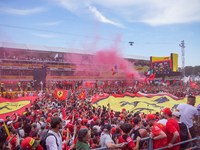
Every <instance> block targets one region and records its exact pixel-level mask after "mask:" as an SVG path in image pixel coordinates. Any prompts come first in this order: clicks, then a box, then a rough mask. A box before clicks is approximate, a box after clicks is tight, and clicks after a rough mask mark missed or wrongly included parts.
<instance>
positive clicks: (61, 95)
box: [55, 89, 67, 100]
mask: <svg viewBox="0 0 200 150" xmlns="http://www.w3.org/2000/svg"><path fill="white" fill-rule="evenodd" d="M55 98H58V99H60V100H66V99H67V90H63V89H55Z"/></svg>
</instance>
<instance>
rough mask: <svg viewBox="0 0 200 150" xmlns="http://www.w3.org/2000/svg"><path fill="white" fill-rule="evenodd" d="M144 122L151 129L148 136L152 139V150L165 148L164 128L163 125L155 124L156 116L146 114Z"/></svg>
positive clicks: (165, 136)
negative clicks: (145, 121)
mask: <svg viewBox="0 0 200 150" xmlns="http://www.w3.org/2000/svg"><path fill="white" fill-rule="evenodd" d="M146 120H147V122H148V124H149V126H150V127H152V133H151V134H150V137H151V139H153V149H157V148H161V147H164V146H167V135H166V128H165V126H164V125H163V124H161V123H157V122H156V116H154V115H153V114H148V115H147V116H146Z"/></svg>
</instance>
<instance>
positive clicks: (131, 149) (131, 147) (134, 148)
mask: <svg viewBox="0 0 200 150" xmlns="http://www.w3.org/2000/svg"><path fill="white" fill-rule="evenodd" d="M132 128H133V126H132V125H131V124H128V123H127V124H123V125H122V126H121V129H122V131H123V132H122V135H121V136H120V137H119V139H118V143H119V144H120V143H125V142H128V145H126V147H124V148H122V150H138V149H139V142H140V140H141V138H140V137H139V136H138V137H137V138H136V140H137V142H136V145H135V143H134V141H133V139H132V138H131V137H130V136H128V134H129V132H130V131H131V130H132Z"/></svg>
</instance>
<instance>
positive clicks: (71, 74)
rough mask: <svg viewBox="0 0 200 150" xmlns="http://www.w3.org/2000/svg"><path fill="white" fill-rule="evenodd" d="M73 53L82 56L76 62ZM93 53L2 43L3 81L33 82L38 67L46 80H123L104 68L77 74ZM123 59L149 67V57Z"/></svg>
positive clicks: (144, 68)
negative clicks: (44, 72) (78, 68)
mask: <svg viewBox="0 0 200 150" xmlns="http://www.w3.org/2000/svg"><path fill="white" fill-rule="evenodd" d="M72 55H73V57H74V56H76V57H78V58H79V59H77V62H76V63H74V62H72V61H71V57H72ZM94 55H95V53H94V52H90V51H87V52H85V51H83V50H80V49H72V48H62V47H50V46H41V45H30V44H19V43H7V42H0V64H1V65H0V80H1V81H32V80H33V79H34V71H35V69H37V68H44V69H45V71H46V74H45V76H46V80H47V81H48V80H99V79H101V80H106V79H109V78H112V79H115V80H118V79H124V77H123V75H122V76H118V75H116V76H106V77H105V76H104V75H105V74H106V73H105V70H94V71H92V73H90V74H89V75H88V74H84V73H81V71H84V70H86V69H87V68H84V67H83V68H82V70H78V71H79V74H77V64H81V65H82V66H86V65H88V64H89V65H92V62H90V60H91V59H92V57H93V56H94ZM124 59H126V60H128V61H129V62H134V65H133V67H134V69H135V70H137V71H138V72H139V73H140V74H144V73H145V72H146V71H147V70H148V69H149V67H150V58H149V57H143V56H133V55H124Z"/></svg>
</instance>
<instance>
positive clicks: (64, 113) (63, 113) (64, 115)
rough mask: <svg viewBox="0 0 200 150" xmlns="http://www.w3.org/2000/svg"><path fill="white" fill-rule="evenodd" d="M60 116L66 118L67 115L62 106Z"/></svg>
mask: <svg viewBox="0 0 200 150" xmlns="http://www.w3.org/2000/svg"><path fill="white" fill-rule="evenodd" d="M62 116H63V117H62V118H63V119H67V115H66V112H65V110H64V108H63V107H62Z"/></svg>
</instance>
